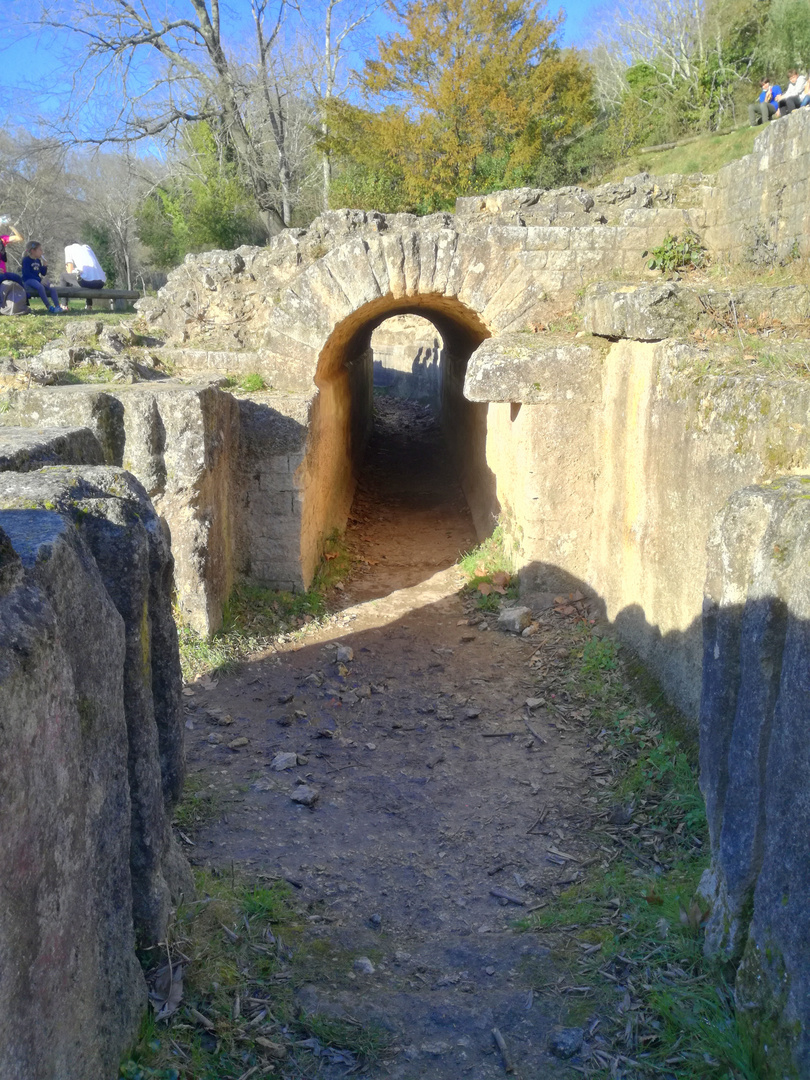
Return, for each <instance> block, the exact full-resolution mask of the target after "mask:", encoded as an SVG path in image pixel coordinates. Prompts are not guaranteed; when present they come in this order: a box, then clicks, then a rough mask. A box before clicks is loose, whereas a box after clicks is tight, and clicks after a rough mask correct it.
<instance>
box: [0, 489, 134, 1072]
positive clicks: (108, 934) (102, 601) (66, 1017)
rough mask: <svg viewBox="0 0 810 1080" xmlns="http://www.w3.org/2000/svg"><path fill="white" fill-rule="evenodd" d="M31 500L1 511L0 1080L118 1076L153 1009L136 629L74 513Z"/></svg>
mask: <svg viewBox="0 0 810 1080" xmlns="http://www.w3.org/2000/svg"><path fill="white" fill-rule="evenodd" d="M4 475H5V476H9V475H10V474H4ZM22 479H23V480H24V479H25V478H22ZM24 489H25V485H24V484H22V485H21V488H20V490H21V491H22V490H24ZM3 501H4V503H6V504H7V502H8V501H10V500H8V499H4V500H3ZM25 501H26V500H24V499H21V500H20V503H21V506H20V508H18V509H12V510H0V790H1V791H2V799H0V861H2V866H3V902H2V904H0V956H2V964H0V1076H2V1077H4V1080H6V1078H7V1080H32V1078H33V1077H36V1078H37V1080H89V1078H91V1077H92V1078H93V1080H96V1078H97V1080H112V1077H113V1076H115V1075H116V1074H117V1066H118V1062H119V1060H120V1057H121V1055H122V1053H123V1052H124V1051H125V1049H126V1048H127V1046H128V1044H129V1043H130V1042H131V1041H132V1040H133V1039H134V1037H135V1035H136V1034H137V1030H138V1026H139V1023H140V1019H141V1015H142V1012H143V1010H144V1008H145V1007H146V986H145V982H144V979H143V975H142V974H141V970H140V966H139V964H138V961H137V958H136V953H135V933H134V928H133V920H132V904H133V897H132V887H131V878H130V839H131V805H130V797H129V784H128V779H127V772H128V763H127V759H128V756H129V748H128V738H127V717H126V711H125V705H124V672H125V662H126V661H125V657H126V651H127V644H126V637H127V634H126V627H125V623H124V619H123V618H122V616H121V614H120V613H119V612H118V611H117V610H116V607H115V604H114V603H113V601H112V600H111V598H110V596H109V593H108V591H107V588H106V586H105V583H104V581H103V579H102V575H101V573H100V571H99V569H98V567H97V565H96V562H95V560H94V558H93V556H92V554H91V552H90V550H89V548H88V546H87V544H85V543H84V542H83V541H82V539H81V538H80V536H79V531H78V530H77V528H76V527H75V526H74V525H73V524H72V521H71V519H70V515H69V514H66V513H64V512H59V511H56V510H46V509H42V508H32V506H33V504H34V503H37V502H38V501H39V500H38V498H37V499H31V500H28V502H29V505H28V506H27V507H25V508H22V506H23V505H24V503H25Z"/></svg>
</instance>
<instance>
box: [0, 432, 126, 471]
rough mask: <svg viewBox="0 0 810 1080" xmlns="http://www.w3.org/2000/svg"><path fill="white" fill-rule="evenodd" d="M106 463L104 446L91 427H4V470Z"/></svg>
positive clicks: (0, 448)
mask: <svg viewBox="0 0 810 1080" xmlns="http://www.w3.org/2000/svg"><path fill="white" fill-rule="evenodd" d="M103 464H104V455H103V453H102V450H101V446H100V445H99V442H98V439H97V438H96V437H95V435H94V434H93V432H92V431H91V430H90V429H89V428H86V427H81V428H13V427H0V472H5V471H7V470H11V471H13V472H29V471H30V470H31V469H39V468H41V467H42V466H43V465H103Z"/></svg>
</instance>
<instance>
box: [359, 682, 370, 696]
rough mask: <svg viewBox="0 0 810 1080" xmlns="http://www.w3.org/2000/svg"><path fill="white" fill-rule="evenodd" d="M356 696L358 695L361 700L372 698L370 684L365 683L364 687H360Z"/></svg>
mask: <svg viewBox="0 0 810 1080" xmlns="http://www.w3.org/2000/svg"><path fill="white" fill-rule="evenodd" d="M355 694H357V696H358V697H359V698H370V697H371V687H370V686H369V684H368V683H365V684H364V685H363V686H358V688H357V689H356V690H355Z"/></svg>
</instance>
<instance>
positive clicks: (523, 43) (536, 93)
mask: <svg viewBox="0 0 810 1080" xmlns="http://www.w3.org/2000/svg"><path fill="white" fill-rule="evenodd" d="M390 10H391V11H392V13H393V14H394V15H395V17H396V18H397V19H398V21H399V23H400V26H401V28H402V29H401V32H399V33H395V34H392V35H390V36H388V37H387V38H385V39H384V40H382V41H381V42H379V58H378V59H375V60H369V61H367V62H366V65H365V68H364V71H363V74H362V76H361V78H360V86H361V89H362V91H363V94H364V97H365V99H366V103H367V106H368V108H367V109H366V110H362V109H356V110H353V111H345V110H351V107H344V112H343V115H342V117H340V118H339V119H338V120H337V121H335V124H334V126H335V128H336V135H335V139H334V145H335V147H337V146H338V144H339V143H340V142H341V140H342V150H343V152H344V153H345V154H346V156H347V157H348V158H349V159H351V161H352V162H353V163H357V164H360V163H361V162H362V163H363V164H364V166H365V168H366V173H368V172H369V170H370V171H371V172H376V174H377V175H378V176H383V175H384V176H385V178H386V182H387V184H388V185H389V186H388V191H389V192H390V193H391V194H392V195H393V194H394V191H395V192H396V196H398V197H399V199H400V200H401V206H400V207H398V208H409V209H420V210H423V211H426V210H431V209H438V208H441V207H445V206H451V205H452V203H453V201H454V200H455V198H456V196H458V195H461V194H465V193H468V192H470V191H474V190H481V189H482V188H483V187H488V188H489V189H490V190H491V189H492V187H493V186H498V184H499V183H501V182H502V181H503V180H504V179H505V178H507V177H508V178H510V182H511V181H515V182H525V180H526V177H527V176H528V175H529V174H530V170H531V167H532V165H533V164H534V163H535V162H536V160H537V157H538V155H539V154H540V153H541V152H542V150H543V147H544V145H545V143H546V141H547V139H548V137H549V134H550V133H551V134H552V136H553V138H558V137H560V136H561V135H562V134H567V133H568V132H569V131H570V130H572V128H573V127H574V126H576V124H577V123H579V122H581V118H582V110H583V108H585V109H586V110H587V109H588V108H589V107H590V106H589V103H590V76H589V75H588V74H587V73H586V72H585V71H584V69H583V67H582V64H581V62H580V60H579V58H578V57H577V55H576V54H575V53H573V52H570V51H561V50H560V49H559V48H558V46H557V44H556V40H555V34H556V31H557V29H558V26H559V20H555V19H551V18H548V17H546V15H545V13H544V8H543V7H542V6H541V5H540V4H538V3H537V2H536V0H409V2H406V3H404V4H401V5H393V4H392V5H390ZM361 118H362V120H361ZM364 182H366V183H367V181H364ZM379 208H380V209H383V208H384V207H382V206H381V207H379Z"/></svg>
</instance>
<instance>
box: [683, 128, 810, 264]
mask: <svg viewBox="0 0 810 1080" xmlns="http://www.w3.org/2000/svg"><path fill="white" fill-rule="evenodd" d="M808 181H810V113H808V111H807V110H806V109H796V110H795V111H794V112H792V113H790V114H789V115H788V116H787V117H784V118H783V120H779V122H778V123H775V124H774V123H771V124H768V125H767V126H766V127H764V128H763V130H762V134H761V135H758V136H757V138H756V139H755V140H754V150H753V153H751V154H748V155H747V156H746V157H744V158H742V159H741V160H740V161H733V162H731V164H729V165H726V166H725V167H724V168H722V169H721V170H720V171H719V173H718V174H717V177H716V180H715V183H714V185H713V187H712V188H711V190H710V191H709V192H707V194H706V198H705V204H704V205H705V209H706V226H707V228H706V231H705V240H706V244H707V246H708V248H709V250H710V251H711V252H712V253H713V254H714V256H715V257H725V258H727V259H728V260H729V261H730V262H739V261H745V262H749V263H751V264H753V265H754V266H757V267H759V268H766V267H768V268H769V267H772V266H776V265H778V264H779V263H780V262H784V261H788V262H789V261H790V260H791V259H793V258H795V257H796V256H797V255H801V256H802V257H805V258H806V257H807V255H808V254H810V207H808V204H807V200H806V199H805V197H804V195H805V192H806V189H807V184H808Z"/></svg>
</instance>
